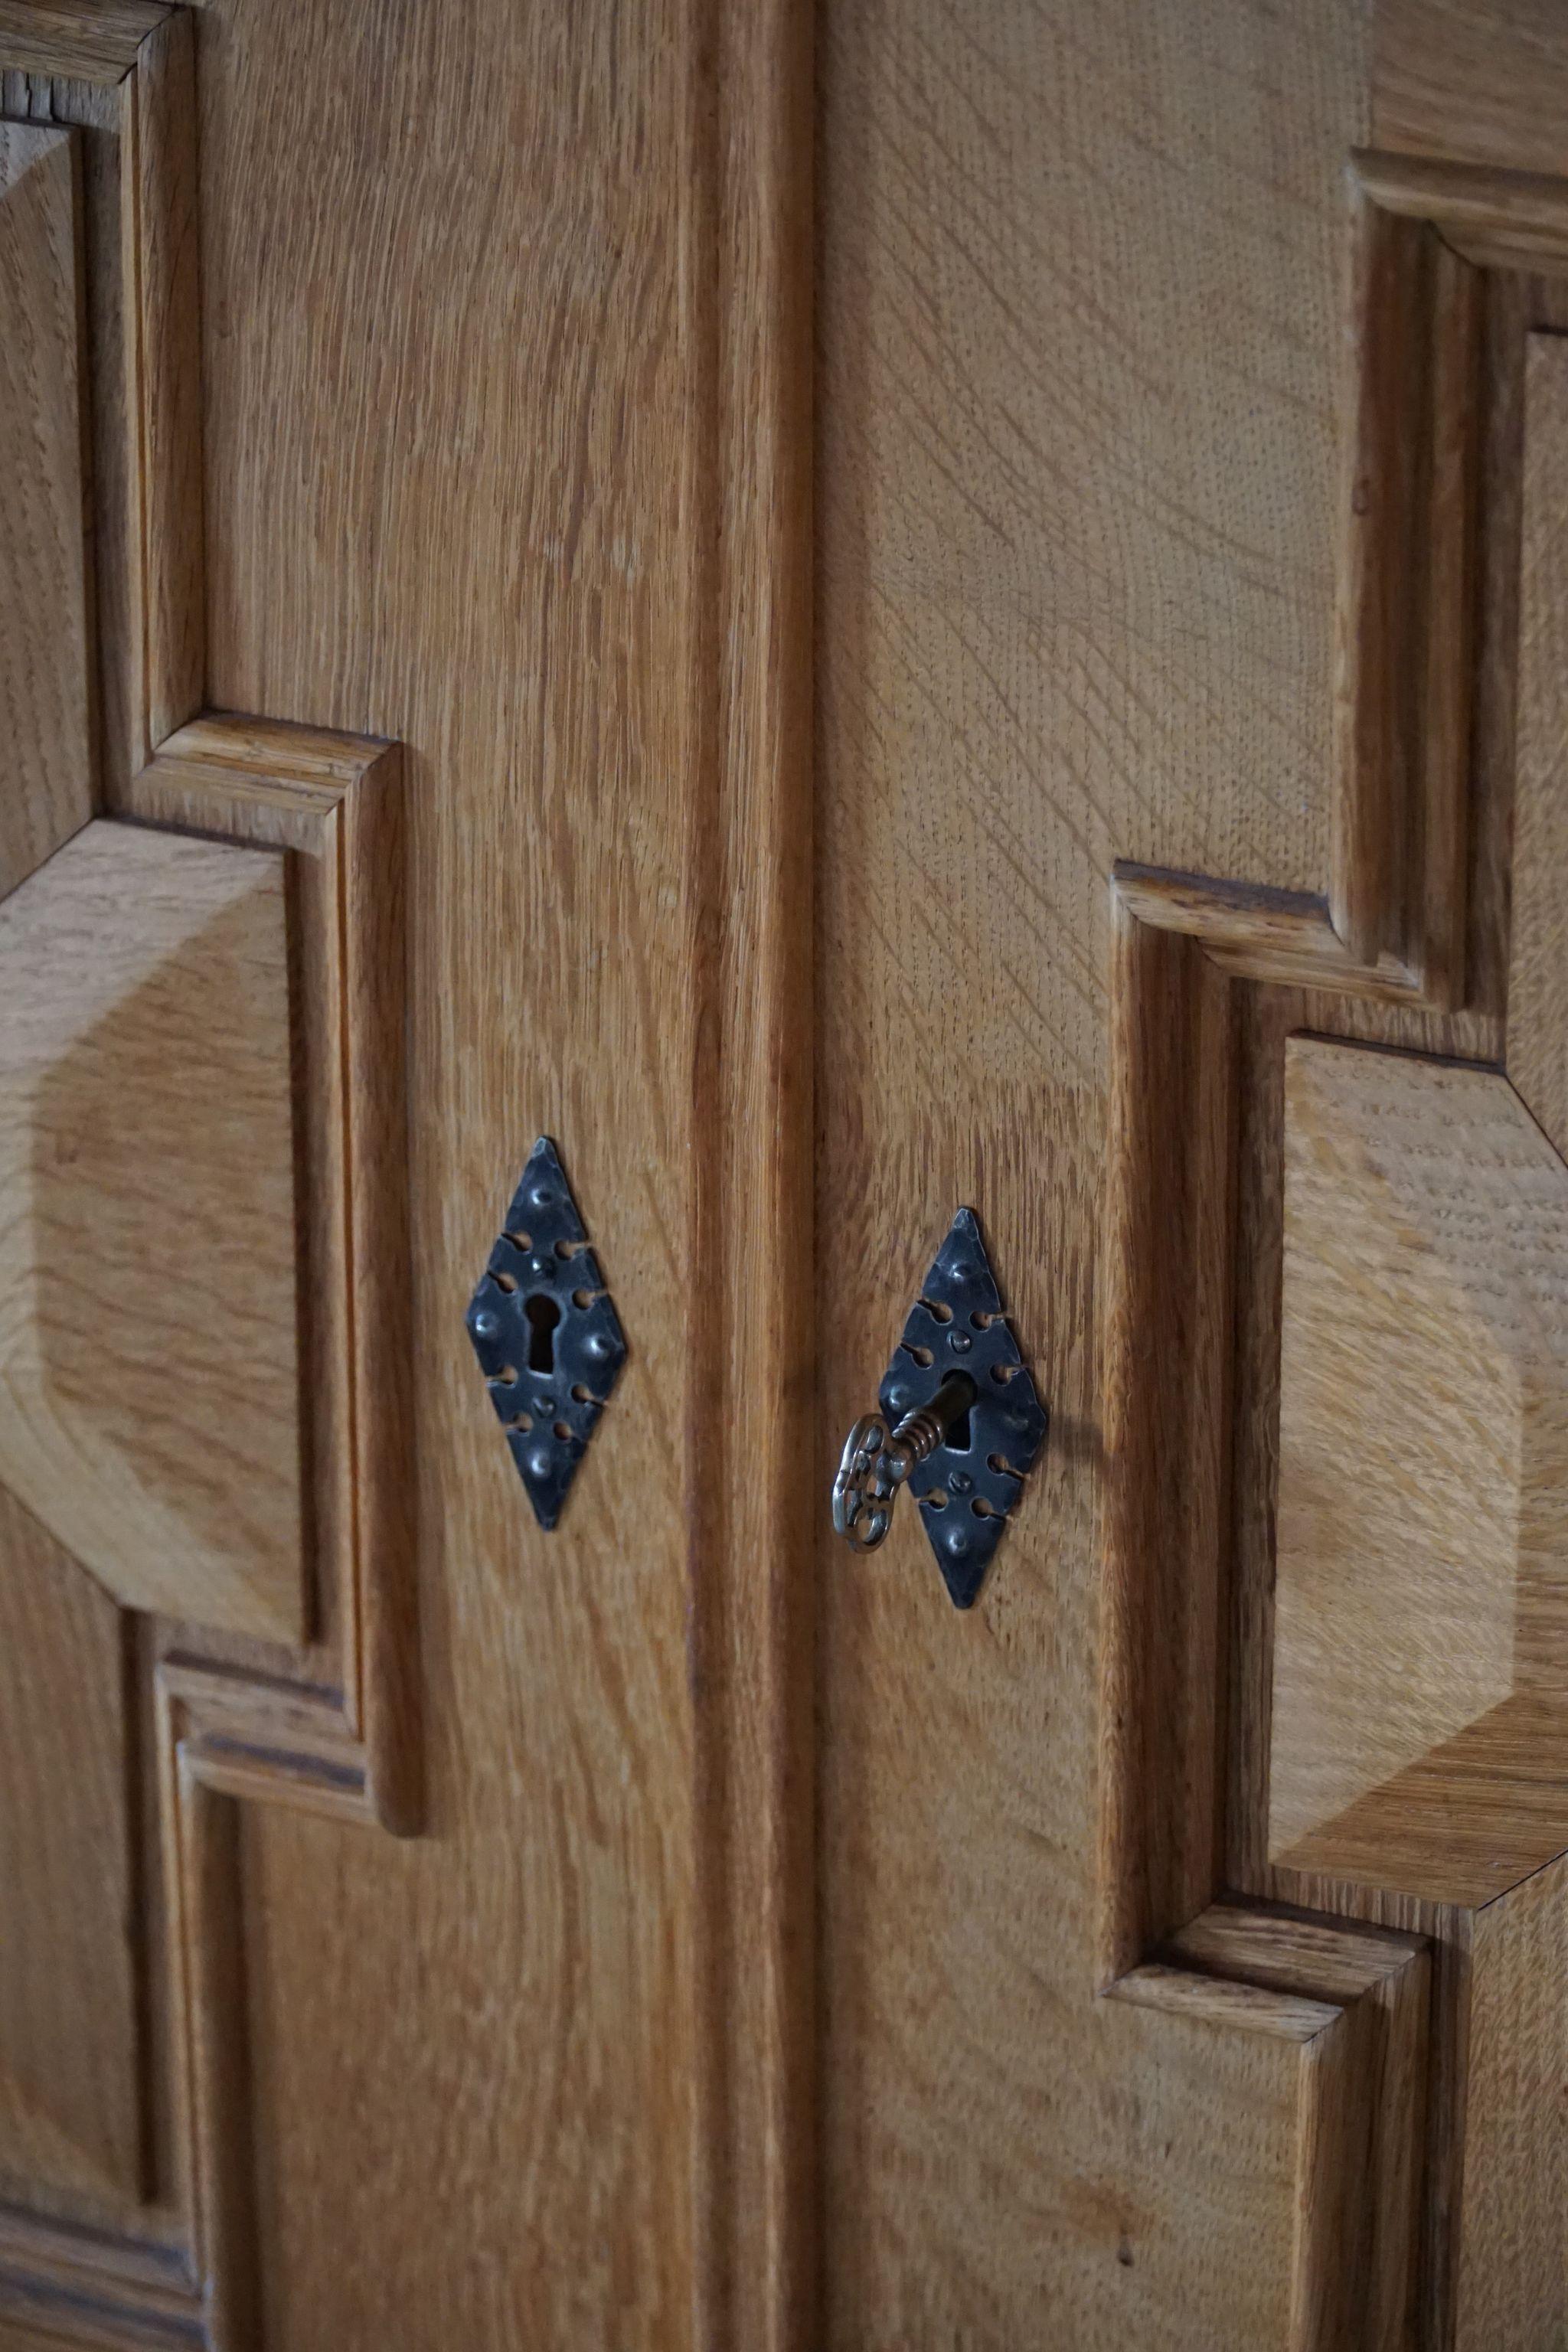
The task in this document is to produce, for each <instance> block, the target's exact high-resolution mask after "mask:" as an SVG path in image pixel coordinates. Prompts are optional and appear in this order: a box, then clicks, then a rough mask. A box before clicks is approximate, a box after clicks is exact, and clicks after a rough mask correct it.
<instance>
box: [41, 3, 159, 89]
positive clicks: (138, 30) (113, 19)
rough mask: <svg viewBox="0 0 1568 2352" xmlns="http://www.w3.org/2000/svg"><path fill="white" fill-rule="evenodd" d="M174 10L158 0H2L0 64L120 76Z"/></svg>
mask: <svg viewBox="0 0 1568 2352" xmlns="http://www.w3.org/2000/svg"><path fill="white" fill-rule="evenodd" d="M174 13H175V12H174V11H172V10H170V9H168V8H166V7H163V6H161V5H158V0H0V68H3V67H14V68H16V69H17V70H18V71H19V72H23V73H33V74H46V75H48V76H49V77H50V78H51V79H53V78H55V77H59V78H61V79H69V80H75V81H86V82H100V83H115V82H121V81H123V80H124V79H125V77H126V75H127V74H128V73H129V72H130V71H131V69H132V67H133V66H134V65H135V63H136V57H137V52H138V50H139V49H140V48H141V46H142V42H143V41H144V40H145V39H146V38H147V37H148V35H149V34H150V33H153V32H156V31H157V29H158V27H159V26H161V25H162V24H163V22H164V20H165V19H166V18H167V17H168V16H170V15H171V14H174Z"/></svg>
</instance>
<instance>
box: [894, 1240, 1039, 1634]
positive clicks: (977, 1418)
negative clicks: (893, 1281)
mask: <svg viewBox="0 0 1568 2352" xmlns="http://www.w3.org/2000/svg"><path fill="white" fill-rule="evenodd" d="M956 1371H964V1372H968V1373H969V1375H970V1377H971V1378H972V1379H973V1382H974V1391H975V1393H974V1402H973V1404H972V1405H971V1407H970V1409H969V1411H968V1412H967V1413H966V1414H965V1416H964V1418H963V1421H962V1422H960V1423H957V1424H955V1425H954V1427H953V1428H952V1429H951V1430H950V1431H949V1433H948V1438H947V1441H946V1443H944V1444H942V1445H939V1446H938V1447H937V1449H936V1451H935V1453H934V1454H931V1455H930V1456H929V1457H928V1458H927V1459H926V1460H925V1461H924V1462H922V1463H921V1464H920V1465H919V1466H918V1468H916V1469H915V1470H913V1471H912V1472H911V1473H910V1481H909V1488H910V1494H911V1495H913V1496H915V1497H916V1499H917V1501H918V1502H919V1504H920V1513H921V1524H922V1525H923V1527H924V1528H925V1531H926V1535H927V1537H928V1538H929V1539H930V1542H931V1551H932V1553H933V1554H934V1556H935V1559H936V1564H937V1566H938V1568H940V1569H941V1570H942V1581H943V1583H944V1584H945V1585H946V1586H947V1590H948V1594H949V1597H950V1599H951V1600H952V1604H953V1607H954V1608H955V1609H972V1608H973V1605H974V1602H975V1601H976V1600H977V1599H978V1597H979V1593H980V1588H981V1585H982V1584H983V1583H984V1580H985V1571H986V1570H987V1569H988V1568H989V1567H990V1565H991V1561H992V1559H993V1557H994V1554H995V1550H996V1547H997V1545H998V1544H999V1543H1000V1542H1001V1540H1002V1531H1003V1529H1004V1528H1005V1526H1006V1524H1007V1515H1008V1513H1009V1512H1010V1511H1011V1510H1012V1508H1013V1506H1014V1504H1015V1503H1016V1501H1017V1499H1018V1496H1019V1495H1020V1494H1021V1493H1022V1491H1023V1484H1024V1480H1025V1478H1026V1476H1027V1475H1028V1473H1029V1471H1030V1470H1031V1469H1032V1468H1033V1467H1034V1464H1035V1460H1036V1457H1037V1454H1038V1453H1039V1450H1040V1447H1041V1446H1042V1445H1043V1444H1044V1443H1045V1438H1046V1432H1047V1428H1048V1426H1049V1415H1048V1414H1047V1411H1046V1408H1045V1406H1044V1405H1043V1404H1042V1403H1041V1402H1040V1400H1039V1398H1038V1397H1037V1394H1036V1393H1035V1383H1034V1381H1033V1379H1032V1378H1031V1376H1030V1373H1029V1370H1028V1368H1027V1367H1026V1364H1025V1362H1024V1359H1023V1357H1022V1355H1021V1354H1020V1353H1019V1350H1018V1342H1017V1341H1016V1339H1014V1337H1013V1334H1012V1332H1011V1331H1010V1330H1009V1329H1008V1328H1007V1322H1006V1318H1005V1316H1004V1314H1003V1312H1002V1297H1001V1293H1000V1292H999V1291H998V1289H997V1287H996V1277H995V1276H994V1274H993V1273H992V1271H991V1261H990V1259H989V1258H988V1257H987V1256H986V1255H985V1244H984V1240H983V1238H982V1236H981V1232H980V1220H979V1218H978V1217H977V1216H976V1215H975V1213H974V1212H973V1209H960V1211H959V1212H958V1214H957V1215H956V1216H955V1217H954V1219H953V1221H952V1224H951V1225H950V1226H949V1228H948V1234H947V1239H946V1240H945V1241H944V1242H943V1243H942V1247H941V1249H940V1250H939V1251H938V1252H937V1254H936V1256H935V1257H934V1259H933V1260H932V1261H931V1272H930V1273H929V1274H928V1275H927V1276H926V1278H925V1281H924V1282H923V1283H922V1284H921V1295H920V1297H919V1299H918V1300H917V1301H916V1303H915V1305H914V1306H913V1307H911V1308H910V1317H909V1320H908V1322H907V1323H906V1324H905V1325H904V1328H903V1336H902V1337H901V1339H900V1341H899V1344H898V1346H897V1348H896V1349H894V1351H893V1360H892V1361H891V1363H890V1364H889V1366H888V1370H887V1372H886V1374H885V1375H884V1377H883V1381H882V1385H881V1388H880V1390H879V1394H878V1402H879V1404H880V1406H881V1409H882V1412H883V1413H884V1415H885V1416H886V1418H887V1422H888V1425H889V1428H891V1427H894V1426H896V1424H897V1423H899V1422H900V1421H901V1420H902V1419H903V1416H904V1415H905V1413H907V1412H914V1411H915V1409H916V1408H917V1407H918V1406H920V1405H923V1404H929V1403H930V1402H931V1398H932V1397H933V1396H935V1394H936V1392H937V1390H938V1389H939V1388H940V1387H941V1386H942V1381H944V1380H945V1379H946V1378H947V1375H948V1374H949V1373H950V1372H956Z"/></svg>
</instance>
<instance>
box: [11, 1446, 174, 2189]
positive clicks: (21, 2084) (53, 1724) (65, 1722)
mask: <svg viewBox="0 0 1568 2352" xmlns="http://www.w3.org/2000/svg"><path fill="white" fill-rule="evenodd" d="M135 1759H136V1740H135V1723H134V1716H133V1712H132V1696H131V1671H130V1658H129V1651H128V1642H127V1626H126V1623H125V1621H124V1620H123V1618H122V1617H121V1613H120V1611H119V1610H118V1608H117V1607H116V1606H115V1604H114V1602H113V1601H111V1600H110V1597H109V1595H108V1594H107V1593H106V1592H105V1591H103V1590H102V1589H101V1587H100V1586H99V1585H98V1584H96V1583H95V1582H94V1581H93V1580H92V1578H91V1577H90V1576H89V1575H88V1574H87V1572H86V1570H83V1569H81V1568H79V1567H78V1565H77V1564H76V1562H75V1561H74V1560H73V1559H70V1557H69V1556H68V1554H67V1553H66V1552H64V1551H62V1550H61V1549H60V1547H59V1546H58V1544H56V1543H55V1542H53V1541H52V1540H51V1538H49V1537H48V1536H47V1534H46V1532H45V1531H44V1529H43V1528H40V1527H39V1526H38V1524H37V1521H36V1520H35V1519H32V1518H30V1517H29V1516H28V1515H27V1513H26V1512H25V1511H24V1510H23V1509H22V1508H21V1507H20V1505H19V1504H17V1503H16V1502H15V1501H14V1500H13V1499H12V1498H11V1497H10V1496H8V1495H5V1493H4V1492H3V1491H0V1888H4V1890H5V1893H4V1900H3V1901H0V2198H13V2199H20V2200H24V2201H32V2200H38V2199H40V2198H41V2199H42V2200H44V2201H45V2202H46V2203H47V2202H48V2201H49V2200H51V2199H52V2198H54V2197H55V2196H57V2195H58V2193H59V2192H62V2191H63V2192H66V2193H67V2195H68V2196H70V2195H77V2196H82V2195H85V2196H86V2197H88V2198H89V2199H96V2200H102V2199H104V2198H107V2199H109V2200H110V2201H111V2202H116V2203H118V2202H122V2201H130V2200H134V2199H135V2198H136V2197H137V2196H138V2195H139V2194H140V2193H141V2191H142V2187H143V2179H144V2166H143V2116H142V2074H141V2055H142V2052H141V2038H140V2023H139V2006H140V2000H141V1985H140V1979H139V1961H140V1951H141V1948H142V1937H144V1934H145V1928H146V1922H145V1918H144V1916H142V1912H141V1901H142V1894H143V1892H144V1889H143V1887H142V1884H141V1881H140V1877H139V1874H138V1870H137V1867H136V1849H135V1838H134V1822H133V1805H134V1798H133V1793H132V1790H133V1772H134V1767H135ZM67 2210H71V2209H70V2208H69V2207H68V2208H67Z"/></svg>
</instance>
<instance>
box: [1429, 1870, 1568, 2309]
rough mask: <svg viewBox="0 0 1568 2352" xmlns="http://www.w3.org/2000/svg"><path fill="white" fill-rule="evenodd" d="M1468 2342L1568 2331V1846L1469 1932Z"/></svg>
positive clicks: (1464, 2282) (1461, 2278) (1464, 2219)
mask: <svg viewBox="0 0 1568 2352" xmlns="http://www.w3.org/2000/svg"><path fill="white" fill-rule="evenodd" d="M1468 1975H1469V1986H1468V2049H1467V2057H1468V2067H1467V2082H1468V2087H1467V2096H1466V2104H1465V2136H1464V2158H1463V2165H1462V2170H1461V2185H1460V2213H1461V2228H1460V2253H1459V2263H1458V2302H1457V2325H1456V2328H1455V2336H1454V2343H1455V2352H1540V2347H1542V2346H1544V2345H1548V2344H1552V2345H1555V2344H1562V2343H1563V2342H1565V2341H1568V2129H1565V2127H1564V2122H1563V2109H1564V2102H1565V2100H1568V1996H1565V1994H1564V1986H1565V1984H1568V1860H1564V1861H1559V1862H1555V1863H1553V1864H1552V1865H1551V1866H1550V1867H1549V1868H1548V1869H1545V1870H1542V1871H1539V1872H1538V1873H1537V1874H1536V1875H1535V1876H1534V1877H1533V1878H1531V1879H1528V1880H1526V1882H1525V1883H1524V1885H1521V1886H1516V1887H1515V1888H1514V1889H1513V1890H1512V1892H1511V1893H1510V1894H1508V1895H1502V1896H1500V1898H1499V1900H1498V1901H1497V1902H1495V1903H1492V1904H1489V1905H1488V1906H1487V1907H1486V1908H1485V1909H1484V1910H1482V1911H1480V1912H1479V1914H1478V1915H1477V1916H1476V1918H1475V1920H1474V1922H1473V1925H1472V1927H1471V1932H1470V1954H1469V1971H1468Z"/></svg>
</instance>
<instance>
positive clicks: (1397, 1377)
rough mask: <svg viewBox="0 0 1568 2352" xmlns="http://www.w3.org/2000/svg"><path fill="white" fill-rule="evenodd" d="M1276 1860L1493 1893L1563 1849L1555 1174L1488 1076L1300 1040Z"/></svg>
mask: <svg viewBox="0 0 1568 2352" xmlns="http://www.w3.org/2000/svg"><path fill="white" fill-rule="evenodd" d="M1285 1167H1286V1173H1285V1258H1284V1288H1283V1304H1282V1329H1283V1339H1282V1354H1281V1367H1280V1406H1279V1535H1278V1544H1277V1558H1276V1596H1275V1640H1274V1692H1273V1748H1272V1757H1271V1762H1270V1770H1269V1847H1270V1852H1271V1853H1272V1854H1273V1855H1274V1856H1276V1857H1277V1858H1279V1859H1281V1860H1283V1861H1285V1862H1287V1863H1288V1864H1292V1865H1293V1866H1296V1867H1300V1868H1303V1869H1310V1870H1317V1871H1321V1872H1324V1873H1326V1874H1330V1875H1334V1876H1341V1877H1343V1878H1347V1879H1357V1880H1366V1879H1369V1878H1370V1879H1372V1880H1373V1881H1374V1882H1375V1883H1378V1884H1381V1885H1390V1886H1394V1887H1399V1888H1402V1889H1404V1890H1405V1891H1408V1892H1411V1893H1415V1894H1422V1895H1430V1896H1432V1897H1434V1898H1435V1899H1438V1900H1447V1901H1457V1902H1463V1901H1471V1902H1474V1901H1485V1900H1486V1899H1487V1898H1488V1897H1489V1895H1492V1894H1494V1893H1496V1892H1497V1891H1498V1889H1499V1888H1500V1886H1503V1885H1509V1884H1510V1883H1511V1881H1512V1880H1513V1879H1515V1878H1518V1877H1521V1876H1522V1875H1523V1874H1525V1872H1526V1871H1528V1870H1530V1869H1531V1868H1533V1867H1535V1866H1536V1865H1537V1864H1539V1863H1541V1862H1543V1861H1545V1860H1546V1859H1548V1858H1549V1857H1550V1855H1551V1854H1552V1853H1555V1852H1556V1851H1558V1850H1559V1849H1560V1847H1561V1846H1562V1844H1563V1840H1564V1838H1565V1837H1568V1806H1565V1804H1564V1801H1563V1797H1562V1795H1561V1794H1560V1793H1559V1791H1560V1786H1561V1780H1562V1775H1563V1765H1564V1761H1565V1759H1568V1719H1565V1710H1564V1709H1563V1704H1562V1701H1561V1698H1560V1696H1559V1693H1560V1690H1561V1685H1562V1677H1563V1662H1564V1657H1565V1654H1568V1575H1565V1572H1564V1569H1563V1559H1564V1556H1565V1555H1568V1483H1565V1481H1568V1170H1565V1169H1564V1167H1563V1163H1562V1161H1561V1160H1559V1159H1558V1157H1557V1154H1556V1152H1555V1151H1554V1150H1552V1146H1551V1145H1550V1144H1549V1143H1548V1142H1547V1140H1546V1139H1545V1137H1544V1136H1543V1135H1542V1133H1541V1130H1540V1129H1539V1128H1538V1127H1537V1126H1536V1125H1535V1123H1534V1121H1533V1120H1532V1119H1531V1117H1530V1115H1529V1113H1528V1111H1527V1110H1526V1109H1525V1108H1524V1107H1523V1105H1522V1104H1521V1101H1520V1099H1519V1097H1518V1096H1517V1095H1516V1094H1515V1093H1514V1092H1513V1089H1512V1088H1511V1087H1510V1085H1509V1084H1508V1081H1507V1080H1506V1079H1505V1078H1503V1077H1502V1076H1500V1075H1497V1074H1496V1073H1492V1072H1484V1071H1475V1070H1465V1069H1461V1068H1457V1067H1445V1066H1440V1065H1437V1064H1433V1063H1429V1062H1422V1061H1417V1060H1414V1059H1411V1058H1409V1057H1406V1056H1403V1055H1388V1054H1379V1053H1375V1052H1367V1051H1357V1050H1356V1049H1354V1048H1350V1047H1346V1046H1342V1045H1332V1044H1324V1043H1316V1042H1312V1041H1310V1040H1300V1039H1298V1040H1295V1041H1293V1042H1292V1043H1291V1045H1289V1048H1288V1051H1287V1055H1286V1115H1285Z"/></svg>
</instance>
